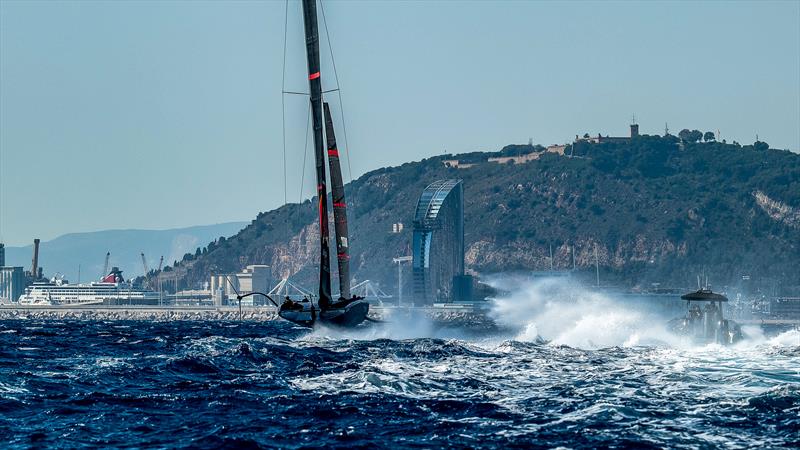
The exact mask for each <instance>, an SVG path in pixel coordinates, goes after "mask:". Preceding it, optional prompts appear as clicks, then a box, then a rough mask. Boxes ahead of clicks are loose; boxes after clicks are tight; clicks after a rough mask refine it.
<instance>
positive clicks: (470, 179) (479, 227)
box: [168, 136, 800, 290]
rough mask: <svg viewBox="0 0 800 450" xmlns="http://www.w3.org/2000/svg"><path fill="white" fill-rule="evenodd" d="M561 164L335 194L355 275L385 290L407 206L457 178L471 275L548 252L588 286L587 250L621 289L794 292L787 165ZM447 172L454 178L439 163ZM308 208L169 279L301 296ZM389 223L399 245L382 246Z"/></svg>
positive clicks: (764, 161) (730, 159)
mask: <svg viewBox="0 0 800 450" xmlns="http://www.w3.org/2000/svg"><path fill="white" fill-rule="evenodd" d="M530 152H543V153H542V155H540V157H538V158H536V159H533V158H522V159H520V161H523V160H524V161H525V162H523V163H519V164H515V163H514V161H509V162H507V163H502V164H499V163H497V162H490V161H488V158H490V157H496V156H501V155H511V156H515V155H520V154H526V153H530ZM563 153H564V154H566V155H567V156H564V155H562V154H558V153H550V152H546V151H544V149H543V148H542V147H529V146H508V147H506V148H505V149H504V150H503V151H502V152H494V153H480V152H479V153H470V154H463V155H455V156H453V155H444V156H440V157H434V158H429V159H425V160H422V161H419V162H413V163H407V164H403V165H402V166H399V167H391V168H384V169H379V170H375V171H372V172H369V173H367V174H365V175H363V176H362V177H360V178H359V179H358V180H355V181H354V182H352V183H350V184H349V185H348V186H347V193H348V195H349V206H350V221H351V236H352V237H351V249H352V251H353V254H352V259H351V261H352V266H353V269H352V272H353V274H354V276H355V277H356V278H357V279H358V280H364V279H371V280H373V281H377V282H380V283H381V284H383V285H384V286H392V287H393V286H396V267H393V265H392V263H391V260H392V258H393V257H397V256H400V255H407V254H410V242H411V231H412V218H413V211H414V207H415V204H416V201H417V198H418V197H419V195H420V193H421V192H422V190H423V189H424V188H425V186H426V185H428V184H429V183H431V182H433V181H434V180H438V179H443V178H458V179H462V180H463V181H464V188H465V195H466V199H465V207H466V213H465V219H466V233H465V234H466V263H467V267H468V269H469V270H470V271H472V272H474V273H479V274H490V273H496V272H504V271H524V270H546V269H549V268H550V248H551V246H552V249H553V255H554V258H553V266H554V267H555V268H556V269H561V270H566V269H571V268H572V267H573V264H574V265H575V267H576V268H577V271H578V272H579V273H583V274H585V275H586V276H587V277H588V276H590V275H591V276H592V277H593V275H594V264H595V248H596V249H597V250H596V252H597V258H598V260H599V265H600V266H601V276H602V277H603V279H604V280H606V282H608V283H616V284H620V285H625V286H631V285H639V286H647V285H649V284H650V283H654V282H659V283H661V284H662V285H671V286H692V285H694V284H695V281H694V280H695V279H696V275H697V274H699V273H700V272H705V273H706V274H709V275H710V276H711V279H712V280H714V282H715V283H716V285H722V284H731V283H735V282H737V280H741V276H742V275H750V276H751V279H754V280H755V279H761V280H767V278H769V280H768V282H769V283H772V284H773V285H774V284H776V283H777V284H779V285H780V286H782V287H784V288H787V289H790V288H791V287H792V286H800V275H798V273H799V272H800V271H797V270H796V269H795V268H796V267H798V264H800V227H798V220H799V219H798V210H800V155H797V154H794V153H791V152H788V151H782V150H763V149H762V148H761V147H759V146H756V147H754V146H744V147H742V146H739V145H738V144H736V145H730V144H723V143H716V142H711V143H694V144H692V143H681V142H679V141H678V139H677V138H674V137H672V136H667V137H658V136H640V137H638V138H635V139H634V140H632V141H630V142H627V143H605V144H583V145H581V144H578V145H575V146H574V148H573V147H567V149H566V150H565V151H564V152H563ZM453 159H458V160H459V161H460V162H461V163H462V164H461V165H460V167H458V168H456V167H448V165H447V164H445V160H453ZM463 163H472V164H473V165H471V166H470V165H469V164H463ZM465 165H467V166H469V167H466V168H464V166H465ZM450 166H452V164H450ZM314 204H315V203H314V202H313V201H307V202H305V203H303V204H290V205H286V206H284V207H282V208H279V209H277V210H274V211H269V212H266V213H261V214H259V215H258V217H257V218H256V219H255V220H253V221H252V223H251V224H250V225H249V226H247V227H246V228H245V229H243V230H242V231H241V232H240V233H239V234H237V235H235V236H233V237H232V238H229V239H226V240H222V241H221V242H220V241H215V242H213V243H211V244H209V246H208V247H207V248H204V249H202V250H201V251H200V252H199V253H200V255H199V256H198V257H189V258H186V259H185V260H184V261H182V262H180V263H179V264H178V266H176V267H172V268H169V269H168V270H172V271H174V274H178V276H179V278H181V279H183V280H184V281H183V284H184V286H193V285H197V283H199V282H201V281H202V280H205V279H206V278H207V276H208V274H210V273H212V272H216V273H221V272H234V271H238V270H239V269H241V268H242V267H243V266H245V265H247V264H268V265H270V266H272V267H273V273H274V276H275V277H276V278H277V277H284V276H287V275H289V274H292V275H293V277H295V279H296V280H299V281H301V282H306V283H308V284H309V285H313V283H314V280H315V279H316V270H317V269H316V267H315V264H316V258H317V248H316V245H317V239H318V227H317V225H316V224H315V223H314V222H315V219H316V213H315V206H314ZM393 223H402V224H403V225H404V230H403V232H401V233H392V224H393ZM573 255H574V258H573ZM573 261H574V263H573ZM174 274H172V275H174ZM765 282H766V281H765ZM387 290H389V289H387Z"/></svg>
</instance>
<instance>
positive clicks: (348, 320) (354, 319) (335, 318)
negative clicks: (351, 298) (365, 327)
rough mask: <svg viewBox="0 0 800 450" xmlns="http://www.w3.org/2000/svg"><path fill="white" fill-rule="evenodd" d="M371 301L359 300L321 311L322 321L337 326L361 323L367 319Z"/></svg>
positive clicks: (350, 326) (351, 325)
mask: <svg viewBox="0 0 800 450" xmlns="http://www.w3.org/2000/svg"><path fill="white" fill-rule="evenodd" d="M367 313H369V303H367V302H366V301H364V300H358V301H355V302H352V303H349V304H348V305H346V306H344V307H342V308H334V309H328V310H325V311H323V312H321V313H320V315H319V320H320V322H322V323H324V324H326V325H333V326H336V327H343V328H352V327H355V326H358V325H360V324H361V323H362V322H364V321H365V320H366V319H367Z"/></svg>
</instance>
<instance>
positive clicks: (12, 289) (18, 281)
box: [0, 244, 25, 303]
mask: <svg viewBox="0 0 800 450" xmlns="http://www.w3.org/2000/svg"><path fill="white" fill-rule="evenodd" d="M0 245H2V244H0ZM24 290H25V273H24V271H23V270H22V267H6V266H2V267H0V302H2V303H9V302H17V301H19V297H20V296H21V295H22V293H23V292H24Z"/></svg>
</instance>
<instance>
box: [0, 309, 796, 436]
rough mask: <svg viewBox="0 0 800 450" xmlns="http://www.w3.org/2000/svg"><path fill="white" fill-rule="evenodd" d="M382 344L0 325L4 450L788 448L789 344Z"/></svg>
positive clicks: (503, 340) (366, 337)
mask: <svg viewBox="0 0 800 450" xmlns="http://www.w3.org/2000/svg"><path fill="white" fill-rule="evenodd" d="M412 328H413V327H412ZM391 334H392V333H386V332H384V331H381V330H378V331H366V332H358V333H353V334H352V335H348V334H347V333H342V332H332V331H326V330H324V329H322V330H315V331H308V330H304V329H300V328H296V327H293V326H292V325H290V324H288V323H286V322H278V321H276V322H263V323H259V322H245V323H238V322H190V321H189V322H120V321H113V322H102V321H64V322H56V321H36V320H19V321H0V441H2V443H3V445H2V447H3V448H53V447H57V448H275V447H277V448H297V447H332V448H353V447H356V448H357V447H370V448H372V447H389V448H402V447H437V448H438V447H456V448H464V447H487V448H507V447H524V448H539V447H541V448H552V447H559V446H563V447H572V448H581V447H595V448H596V447H641V448H647V447H656V448H660V447H670V448H684V447H685V448H698V447H700V448H745V447H748V448H753V447H773V448H780V447H794V448H797V447H798V446H800V334H798V333H797V331H789V332H784V333H783V334H780V335H778V336H774V337H763V336H762V337H760V338H759V339H758V340H757V341H753V342H750V343H748V344H742V345H740V346H737V347H734V348H723V347H718V346H704V347H679V348H676V347H673V346H670V345H664V344H658V343H656V344H648V345H640V344H637V343H636V342H627V343H619V344H618V345H610V346H605V345H602V344H600V345H594V346H592V345H590V346H588V347H596V348H579V346H570V345H566V344H563V343H556V342H552V341H551V342H549V343H548V342H544V341H542V340H541V339H529V340H526V339H525V338H524V334H523V335H520V336H522V337H519V338H518V339H517V338H515V337H513V336H512V337H509V336H500V335H498V336H491V335H489V336H486V335H483V336H477V337H471V336H469V335H467V334H464V335H463V336H462V335H459V332H458V331H457V330H449V331H446V332H442V331H439V332H432V333H427V334H429V335H430V336H428V337H408V338H403V339H399V338H397V339H392V338H389V337H390V336H389V335H391ZM410 334H412V335H413V334H414V333H410ZM584 347H586V346H584Z"/></svg>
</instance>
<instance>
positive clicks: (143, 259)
mask: <svg viewBox="0 0 800 450" xmlns="http://www.w3.org/2000/svg"><path fill="white" fill-rule="evenodd" d="M142 267H143V268H144V276H147V274H148V273H150V268H149V267H147V259H145V257H144V252H142Z"/></svg>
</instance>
